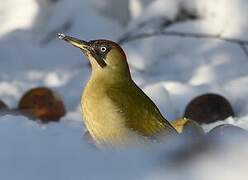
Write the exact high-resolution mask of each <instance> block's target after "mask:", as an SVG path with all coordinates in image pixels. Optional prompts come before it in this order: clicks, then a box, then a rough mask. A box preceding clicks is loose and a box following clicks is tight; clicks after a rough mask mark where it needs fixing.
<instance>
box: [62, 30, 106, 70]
mask: <svg viewBox="0 0 248 180" xmlns="http://www.w3.org/2000/svg"><path fill="white" fill-rule="evenodd" d="M58 36H59V38H60V39H62V40H64V41H66V42H68V43H70V44H71V45H73V46H75V47H77V48H79V49H81V50H82V51H83V52H84V54H85V55H86V56H88V54H91V55H92V56H93V57H94V59H95V60H96V61H97V63H98V64H99V65H100V66H101V67H102V68H103V67H105V66H106V65H107V64H106V62H105V61H104V60H103V59H102V58H101V57H100V56H99V55H98V54H97V52H96V51H95V49H94V48H92V47H91V46H90V44H89V42H87V41H84V40H80V39H77V38H74V37H71V36H67V35H65V34H63V33H58Z"/></svg>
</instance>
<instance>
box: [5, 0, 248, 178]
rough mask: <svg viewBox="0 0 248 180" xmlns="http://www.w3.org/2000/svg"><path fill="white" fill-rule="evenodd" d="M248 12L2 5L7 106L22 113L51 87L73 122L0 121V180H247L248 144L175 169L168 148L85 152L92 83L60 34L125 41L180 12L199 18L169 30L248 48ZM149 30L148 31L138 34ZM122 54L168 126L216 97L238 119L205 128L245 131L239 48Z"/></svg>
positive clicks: (196, 4)
mask: <svg viewBox="0 0 248 180" xmlns="http://www.w3.org/2000/svg"><path fill="white" fill-rule="evenodd" d="M247 6H248V2H247V1H246V0H230V1H228V2H227V1H225V0H186V1H183V0H167V1H165V0H154V1H147V0H133V1H128V0H123V1H122V0H118V1H113V0H104V1H100V0H94V1H89V0H83V1H82V0H71V1H67V0H59V1H51V0H19V1H15V0H8V1H4V2H2V3H1V5H0V21H1V29H0V62H1V66H0V99H1V100H3V101H4V102H6V103H7V104H8V105H9V106H10V107H11V108H15V107H16V106H17V104H18V101H19V99H20V98H21V96H22V95H23V93H24V92H25V91H27V90H29V89H30V88H33V87H37V86H48V87H50V88H52V89H54V90H55V91H57V92H58V93H59V95H60V96H61V97H62V98H63V99H64V101H65V105H66V108H67V114H66V116H65V117H64V118H62V120H61V121H60V122H59V123H49V124H46V125H42V124H39V123H37V122H33V121H30V120H28V119H26V118H25V117H22V116H13V115H6V116H2V117H0V142H1V146H0V179H6V180H15V179H18V180H22V179H25V180H29V179H37V180H39V179H60V180H68V179H73V180H77V179H100V178H101V179H190V180H191V179H197V180H205V179H207V180H209V179H211V180H212V179H213V180H214V179H218V180H228V179H237V180H243V179H244V180H246V179H247V176H248V174H247V172H248V171H247V170H248V166H247V160H248V159H247V157H248V151H247V149H248V144H247V142H245V141H243V139H242V138H240V139H238V140H237V141H235V142H232V143H234V144H233V145H232V146H231V147H230V146H228V145H223V147H220V148H217V149H214V150H213V151H206V152H203V153H201V154H196V155H195V156H194V157H192V158H190V160H189V161H186V162H183V163H182V164H180V165H178V164H177V165H175V166H172V165H171V163H172V162H171V160H170V159H169V157H170V156H171V150H170V148H169V149H168V147H166V146H165V145H157V146H155V147H151V149H150V148H148V149H143V148H137V149H135V148H134V149H127V150H120V151H116V150H106V151H103V152H102V151H98V150H96V149H95V148H94V147H92V146H91V145H90V144H88V143H87V142H86V141H85V140H84V139H83V133H84V131H85V129H84V127H83V123H82V117H81V113H80V96H81V92H82V90H83V88H84V86H85V84H86V82H87V80H88V78H89V75H90V68H89V66H88V61H87V60H86V59H85V57H84V56H83V55H82V53H81V52H80V51H79V50H78V49H76V48H74V47H72V46H70V45H68V44H66V43H63V42H62V41H60V40H59V39H58V38H57V35H56V34H57V33H59V32H64V33H65V34H69V35H71V36H76V37H78V38H82V39H85V40H90V39H98V38H99V39H100V38H107V39H112V40H118V39H119V38H120V37H121V36H122V35H123V34H125V33H126V32H127V31H130V30H132V29H136V31H135V33H139V32H141V33H142V32H144V31H145V32H146V31H152V30H154V29H155V30H156V28H161V23H162V22H163V20H164V19H163V18H165V19H167V20H173V19H175V17H176V16H177V14H178V13H179V11H180V9H181V8H182V7H183V8H185V9H187V10H188V11H190V12H196V13H197V15H198V16H199V18H200V19H198V20H188V21H186V22H182V23H178V24H175V25H173V26H170V27H169V28H168V30H176V31H182V32H198V33H209V34H221V36H224V37H230V38H240V39H247V35H248V33H247V29H248V23H247V21H246V19H245V18H244V17H247ZM142 22H146V25H145V26H144V27H142V28H140V29H139V28H137V27H138V26H139V25H140V23H142ZM122 47H123V48H124V50H125V51H126V53H127V57H128V63H129V65H130V67H131V73H132V76H133V79H134V81H135V82H136V83H137V84H138V85H139V86H140V87H141V88H142V89H143V90H144V91H145V92H146V93H147V94H148V95H149V97H151V99H153V100H154V102H155V103H156V104H157V105H158V107H159V109H160V110H161V112H162V113H163V115H164V116H165V117H167V118H168V120H173V119H176V118H179V117H181V116H182V115H183V113H184V109H185V107H186V105H187V104H188V103H189V102H190V100H192V99H193V98H194V97H195V96H197V95H200V94H203V93H207V92H208V93H209V92H213V93H218V94H221V95H223V96H224V97H226V98H227V99H228V100H229V101H230V103H231V105H232V106H233V108H234V111H235V114H236V115H237V117H235V118H228V119H226V120H224V121H218V122H216V123H213V124H209V125H204V129H205V130H206V131H209V130H210V129H212V128H213V127H215V126H217V125H219V124H224V123H229V124H233V125H236V126H239V127H242V128H244V129H247V130H248V102H247V98H248V86H247V83H248V73H247V72H248V71H247V69H248V60H247V59H248V57H247V56H246V55H245V53H244V51H242V49H241V48H240V47H239V46H238V45H236V44H233V43H228V42H224V41H220V40H213V39H195V38H181V37H168V36H156V37H152V38H146V39H141V40H137V41H132V42H127V43H124V44H122ZM182 144H184V143H182ZM179 145H181V144H180V143H179ZM179 145H178V146H179ZM171 146H173V145H171ZM171 146H170V147H171ZM175 146H176V145H175ZM182 146H183V145H182ZM173 147H174V146H173ZM174 148H175V147H174ZM180 148H182V149H183V147H181V146H179V147H177V148H175V149H174V150H173V151H177V150H180Z"/></svg>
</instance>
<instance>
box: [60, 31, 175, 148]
mask: <svg viewBox="0 0 248 180" xmlns="http://www.w3.org/2000/svg"><path fill="white" fill-rule="evenodd" d="M58 36H59V38H60V39H63V40H65V41H67V42H68V43H70V44H72V45H73V46H75V47H77V48H79V49H80V50H82V52H83V54H84V55H85V56H86V57H87V59H88V60H89V62H90V64H91V67H92V73H91V76H90V79H89V81H88V83H87V85H86V87H85V89H84V92H83V94H82V98H81V107H82V112H83V116H84V122H85V126H86V128H87V129H88V131H89V133H90V135H91V137H92V138H93V139H94V141H95V143H96V144H97V145H98V146H100V147H101V146H110V147H111V146H113V147H121V146H127V145H131V144H143V143H146V142H152V141H154V140H156V139H160V138H161V137H163V138H166V137H168V136H170V135H175V134H177V131H176V130H175V129H174V128H173V126H172V125H171V124H170V123H169V122H168V121H167V120H166V119H165V118H164V117H163V116H162V115H161V113H160V111H159V109H158V108H157V107H156V105H155V104H154V103H153V102H152V100H151V99H150V98H149V97H148V96H147V95H146V94H145V93H144V92H143V91H142V90H141V89H140V88H139V87H138V86H137V85H136V84H135V82H134V81H133V80H132V78H131V75H130V71H129V67H128V63H127V59H126V55H125V53H124V51H123V49H122V48H121V47H120V46H119V45H118V44H117V43H115V42H112V41H109V40H93V41H89V42H86V41H83V40H80V39H77V38H74V37H70V36H66V35H64V34H61V33H59V34H58Z"/></svg>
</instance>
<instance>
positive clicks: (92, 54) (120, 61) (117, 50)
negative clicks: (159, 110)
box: [58, 33, 130, 78]
mask: <svg viewBox="0 0 248 180" xmlns="http://www.w3.org/2000/svg"><path fill="white" fill-rule="evenodd" d="M58 36H59V38H60V39H63V40H65V41H67V42H68V43H70V44H72V45H73V46H75V47H77V48H79V49H81V50H82V52H83V53H84V55H85V56H86V57H87V59H88V60H89V61H90V63H91V66H92V72H93V73H97V74H101V75H107V76H117V78H118V75H121V76H122V77H123V75H124V76H130V72H129V67H128V64H127V59H126V55H125V53H124V51H123V49H122V48H121V47H120V46H119V45H118V44H117V43H115V42H113V41H109V40H103V39H100V40H92V41H84V40H80V39H77V38H74V37H71V36H66V35H64V34H61V33H59V34H58Z"/></svg>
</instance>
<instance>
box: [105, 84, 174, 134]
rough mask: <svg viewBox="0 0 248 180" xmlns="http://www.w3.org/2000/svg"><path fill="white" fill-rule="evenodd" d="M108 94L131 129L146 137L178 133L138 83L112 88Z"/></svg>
mask: <svg viewBox="0 0 248 180" xmlns="http://www.w3.org/2000/svg"><path fill="white" fill-rule="evenodd" d="M107 95H108V96H109V98H110V99H111V100H112V101H113V103H114V104H115V105H116V106H117V107H118V109H120V112H121V113H122V114H123V116H124V117H125V120H126V121H125V124H126V126H127V127H128V128H129V129H131V130H133V131H136V132H138V133H139V134H141V135H142V136H146V137H156V136H159V135H161V134H167V133H168V134H171V133H176V130H175V129H174V128H173V126H172V125H171V124H170V123H169V122H168V121H167V120H166V119H165V118H164V117H163V116H162V115H161V113H160V112H159V110H158V108H157V107H156V105H155V104H154V103H153V102H152V100H151V99H150V98H149V97H148V96H147V95H146V94H145V93H144V92H143V91H142V90H141V89H140V88H139V87H138V86H137V85H136V84H134V83H133V84H131V85H129V86H128V87H125V88H121V87H114V88H111V90H110V91H109V93H107Z"/></svg>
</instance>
